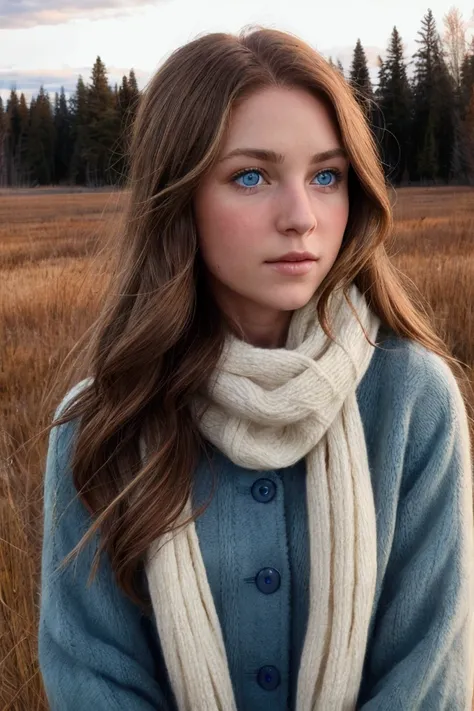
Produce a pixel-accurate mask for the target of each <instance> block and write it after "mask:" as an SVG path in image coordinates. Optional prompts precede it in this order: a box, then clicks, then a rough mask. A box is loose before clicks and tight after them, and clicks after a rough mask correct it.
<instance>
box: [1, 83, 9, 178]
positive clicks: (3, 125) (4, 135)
mask: <svg viewBox="0 0 474 711" xmlns="http://www.w3.org/2000/svg"><path fill="white" fill-rule="evenodd" d="M6 139H7V113H6V111H5V108H4V106H3V99H2V97H1V96H0V187H1V188H3V187H6V186H7V185H8V182H7V157H6Z"/></svg>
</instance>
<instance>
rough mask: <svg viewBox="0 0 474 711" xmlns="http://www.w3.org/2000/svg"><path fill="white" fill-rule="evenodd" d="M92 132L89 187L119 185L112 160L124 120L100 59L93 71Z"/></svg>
mask: <svg viewBox="0 0 474 711" xmlns="http://www.w3.org/2000/svg"><path fill="white" fill-rule="evenodd" d="M87 99H88V100H87V123H88V133H87V141H86V146H85V151H84V155H85V158H86V171H87V183H88V184H89V185H96V186H100V185H104V184H111V183H112V184H113V183H114V182H115V180H114V178H115V175H114V172H113V166H112V161H113V160H115V159H116V155H115V148H116V143H117V139H118V136H119V131H120V118H119V115H118V111H117V106H116V101H115V100H114V93H113V91H112V89H111V88H110V87H109V84H108V79H107V70H106V68H105V65H104V63H103V62H102V60H101V58H100V57H97V59H96V62H95V64H94V66H93V69H92V76H91V82H90V85H89V90H88V97H87Z"/></svg>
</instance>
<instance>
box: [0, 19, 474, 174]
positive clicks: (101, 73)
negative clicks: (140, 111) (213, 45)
mask: <svg viewBox="0 0 474 711" xmlns="http://www.w3.org/2000/svg"><path fill="white" fill-rule="evenodd" d="M466 32H467V30H466V25H465V23H464V21H463V19H462V16H461V13H460V11H459V10H458V9H456V8H452V9H451V10H450V12H449V13H448V14H447V15H446V16H445V18H444V33H443V36H442V37H441V35H440V34H439V32H438V30H437V27H436V22H435V19H434V17H433V13H432V11H431V10H428V12H427V13H426V15H425V16H424V17H423V19H422V26H421V29H420V31H419V32H418V36H419V39H417V40H416V41H417V43H418V45H419V48H418V51H417V52H416V53H415V54H414V55H413V56H412V57H411V60H410V62H409V63H408V62H407V60H406V59H405V57H404V48H403V42H402V38H401V36H400V34H399V32H398V30H397V28H396V27H394V28H393V32H392V35H391V38H390V42H389V46H388V48H387V52H386V58H385V60H382V59H381V57H379V70H378V81H377V84H376V85H375V86H373V85H372V82H371V78H370V73H369V69H368V63H367V57H366V54H365V51H364V48H363V46H362V43H361V42H360V40H358V41H357V44H356V46H355V48H354V52H353V58H352V64H351V67H350V69H349V71H348V73H347V74H345V71H344V67H343V66H342V64H341V62H340V61H339V60H338V61H337V63H336V64H334V62H333V60H332V58H330V59H329V62H330V64H332V65H333V66H336V67H337V68H338V69H339V71H341V73H342V74H343V76H345V78H346V79H347V81H348V82H349V84H350V85H351V87H352V88H353V90H354V92H355V95H356V97H357V99H358V100H359V102H360V103H361V105H362V107H363V109H364V111H365V112H366V115H367V119H368V121H369V123H370V125H371V127H372V131H373V133H374V136H375V139H376V141H377V143H378V146H379V150H380V155H381V158H382V161H383V165H384V170H385V171H386V175H387V178H388V179H389V180H390V182H391V183H392V184H398V185H399V184H410V183H423V184H435V183H445V184H448V183H450V184H474V38H472V39H471V41H470V43H468V41H467V37H466ZM409 64H410V65H412V66H413V72H412V76H411V77H409V76H408V66H409ZM139 98H140V90H139V88H138V86H137V80H136V76H135V73H134V71H133V69H132V70H131V71H130V73H129V76H128V77H127V76H124V77H123V78H122V83H121V84H120V85H117V84H115V86H114V87H111V86H110V85H109V81H108V76H107V69H106V67H105V65H104V63H103V62H102V60H101V58H100V57H97V60H96V62H95V64H94V67H93V69H92V74H91V77H90V80H89V82H88V83H87V84H86V83H84V80H83V78H82V76H79V79H78V81H77V86H76V89H75V92H74V93H73V94H72V95H71V96H70V97H69V98H66V95H65V92H64V88H62V89H61V91H60V93H55V96H54V100H53V101H51V99H50V97H49V94H48V93H47V92H46V91H45V90H44V88H43V87H41V88H40V90H39V93H38V95H37V96H36V97H34V98H32V100H31V102H30V105H29V106H28V105H27V102H26V99H25V96H24V94H23V93H22V94H21V95H20V96H18V93H17V91H16V89H13V88H12V90H11V93H10V97H9V99H8V100H7V102H6V105H4V103H3V101H2V99H1V98H0V186H3V187H5V186H36V185H51V184H53V185H87V186H95V187H99V186H105V185H122V184H123V182H124V180H125V178H126V175H127V170H128V166H127V159H126V136H127V131H128V129H129V127H130V122H131V121H133V118H134V116H135V113H136V108H137V103H138V101H139Z"/></svg>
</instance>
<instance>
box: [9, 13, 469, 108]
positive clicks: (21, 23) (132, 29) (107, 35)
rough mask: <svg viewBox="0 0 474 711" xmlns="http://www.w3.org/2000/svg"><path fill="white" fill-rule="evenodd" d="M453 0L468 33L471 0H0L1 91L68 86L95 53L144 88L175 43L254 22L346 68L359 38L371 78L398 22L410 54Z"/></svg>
mask: <svg viewBox="0 0 474 711" xmlns="http://www.w3.org/2000/svg"><path fill="white" fill-rule="evenodd" d="M453 4H455V5H456V7H458V8H459V10H460V11H461V12H462V14H463V17H464V20H465V21H466V23H467V25H468V37H470V36H472V35H473V34H474V0H457V2H455V3H453V2H452V1H451V0H398V2H388V0H358V1H357V2H355V3H354V2H353V0H326V1H325V2H321V1H320V0H319V1H318V0H201V2H200V3H198V2H196V0H0V95H1V96H2V98H3V99H6V98H7V97H8V95H9V93H10V89H11V88H12V87H13V86H14V87H16V89H17V90H18V91H19V92H21V91H23V92H24V93H25V96H26V98H27V100H28V101H29V100H30V98H31V96H32V95H35V94H36V93H37V91H38V89H39V87H40V86H41V84H43V85H44V87H45V89H46V90H47V91H48V92H50V95H51V96H52V95H53V94H54V92H55V91H59V90H60V87H61V86H64V88H65V90H66V92H67V93H70V92H72V91H74V88H75V86H76V82H77V78H78V76H79V74H82V76H83V78H84V80H85V81H86V82H87V81H89V78H90V72H91V68H92V65H93V64H94V61H95V59H96V57H97V56H98V55H99V56H100V57H101V59H102V61H103V62H104V63H105V65H106V67H107V70H108V75H109V82H110V83H111V84H112V85H113V84H114V83H115V82H117V83H120V82H121V79H122V76H123V75H124V74H126V75H128V73H129V71H130V69H132V68H133V69H134V70H135V73H136V75H137V80H138V84H139V87H140V88H143V87H144V86H145V85H146V84H147V82H148V81H149V79H150V78H151V76H152V74H153V73H154V72H155V71H156V70H157V69H158V68H159V67H160V65H161V64H162V63H163V61H164V60H165V59H166V58H167V57H168V56H169V54H170V53H171V52H172V51H173V50H174V49H176V48H177V47H179V46H180V45H183V44H185V43H186V42H189V41H190V40H192V39H194V38H196V37H198V36H199V35H202V34H205V33H207V32H216V31H224V32H238V31H239V30H240V29H241V28H242V27H245V26H248V25H256V24H258V25H263V26H266V27H273V28H276V29H280V30H287V31H289V32H292V33H293V34H296V35H298V36H299V37H301V38H302V39H303V40H305V41H306V42H308V43H309V44H310V45H311V46H312V47H314V48H315V49H317V50H318V51H320V52H321V53H322V54H324V55H325V56H326V57H329V56H332V57H333V59H337V58H339V59H340V60H341V61H342V63H343V66H344V68H345V69H349V67H350V63H351V59H352V52H353V49H354V46H355V44H356V41H357V39H358V38H360V40H361V42H362V44H363V46H364V49H365V51H366V54H367V58H368V61H369V67H370V69H371V75H372V78H373V80H374V82H375V80H376V77H377V56H378V55H379V54H380V55H381V56H384V54H385V50H386V47H387V44H388V41H389V38H390V35H391V32H392V29H393V27H394V25H396V27H397V28H398V30H399V32H400V34H401V36H402V39H403V42H404V46H405V57H406V59H407V60H409V59H410V58H411V55H412V54H413V53H414V52H415V51H416V49H417V44H416V42H415V40H416V39H417V36H418V35H417V33H418V30H419V29H420V27H421V20H422V18H423V16H424V15H425V14H426V12H427V10H428V9H429V8H431V10H432V11H433V14H434V16H435V19H436V21H437V25H438V31H439V32H440V33H441V34H442V32H443V18H444V16H445V15H446V13H447V12H448V11H449V9H450V8H451V7H452V6H453Z"/></svg>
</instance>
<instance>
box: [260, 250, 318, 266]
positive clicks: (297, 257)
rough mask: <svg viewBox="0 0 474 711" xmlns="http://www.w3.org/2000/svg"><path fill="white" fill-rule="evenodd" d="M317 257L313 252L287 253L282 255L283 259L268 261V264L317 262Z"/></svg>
mask: <svg viewBox="0 0 474 711" xmlns="http://www.w3.org/2000/svg"><path fill="white" fill-rule="evenodd" d="M317 259H318V258H317V257H316V255H315V254H312V252H287V253H286V254H282V255H281V257H277V258H276V259H269V260H267V263H268V264H282V263H295V262H315V261H317Z"/></svg>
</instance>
